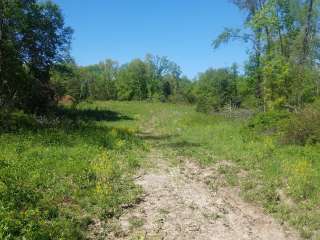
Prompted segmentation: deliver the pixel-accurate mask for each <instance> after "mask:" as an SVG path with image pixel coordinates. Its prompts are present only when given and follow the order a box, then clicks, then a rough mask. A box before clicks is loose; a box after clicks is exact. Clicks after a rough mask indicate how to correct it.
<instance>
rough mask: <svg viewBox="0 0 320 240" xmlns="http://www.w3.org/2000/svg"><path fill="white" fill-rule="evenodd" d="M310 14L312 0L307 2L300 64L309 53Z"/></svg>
mask: <svg viewBox="0 0 320 240" xmlns="http://www.w3.org/2000/svg"><path fill="white" fill-rule="evenodd" d="M312 12H313V0H309V3H308V12H307V21H306V24H305V30H304V38H303V45H302V58H301V62H302V63H305V61H306V59H307V56H308V54H309V51H310V37H311V33H312Z"/></svg>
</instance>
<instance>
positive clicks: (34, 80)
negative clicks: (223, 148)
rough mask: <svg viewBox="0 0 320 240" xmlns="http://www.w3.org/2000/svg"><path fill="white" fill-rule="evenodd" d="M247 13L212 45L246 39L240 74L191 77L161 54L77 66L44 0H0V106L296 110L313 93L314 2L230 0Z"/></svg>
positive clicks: (66, 33) (58, 16)
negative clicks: (151, 103) (150, 104)
mask: <svg viewBox="0 0 320 240" xmlns="http://www.w3.org/2000/svg"><path fill="white" fill-rule="evenodd" d="M231 2H232V3H233V4H235V5H236V6H237V7H238V8H239V9H240V10H241V11H243V12H245V13H246V15H247V17H246V20H245V21H244V23H243V27H242V28H241V29H235V28H226V29H225V31H223V32H222V33H221V34H220V35H219V36H218V37H217V38H216V39H215V40H214V41H213V47H214V48H218V47H219V46H220V45H221V44H223V43H227V42H229V41H231V40H240V41H244V42H247V43H249V45H250V51H249V59H248V61H247V62H246V63H245V69H244V73H243V74H239V73H238V72H239V71H238V67H237V66H236V65H235V64H234V65H232V66H231V67H228V68H221V69H213V68H210V69H208V70H206V71H205V72H203V73H200V74H199V75H198V76H197V77H196V78H195V79H192V80H191V79H188V78H187V77H185V76H183V75H182V71H181V69H180V67H179V66H178V65H177V64H176V63H175V62H173V61H171V60H170V59H168V58H167V57H162V56H154V55H151V54H147V55H146V56H145V58H144V59H134V60H132V61H131V62H129V63H126V64H123V65H120V64H119V63H118V62H117V61H114V60H111V59H107V60H105V61H102V62H100V63H98V64H94V65H91V66H85V67H82V66H77V64H76V63H75V62H74V60H73V59H72V58H71V57H70V55H69V48H70V44H71V37H72V29H71V28H70V27H67V26H65V23H64V19H63V16H62V13H61V10H60V9H59V7H58V6H57V5H56V4H54V3H52V2H51V1H37V0H0V106H1V108H3V109H12V108H19V109H24V110H26V111H29V112H40V113H41V112H45V111H47V110H48V109H50V107H51V106H55V105H56V103H57V102H58V100H59V99H60V98H61V97H62V96H65V95H70V96H72V97H73V98H74V99H75V100H76V101H82V100H129V101H130V100H158V101H171V102H187V103H195V104H197V109H198V110H199V111H206V112H210V111H219V110H221V109H223V108H224V107H226V106H228V107H230V108H237V107H240V106H241V105H242V106H245V107H250V108H256V109H260V110H262V111H270V110H281V109H288V110H290V111H297V109H300V108H301V107H303V106H304V105H305V104H307V103H310V102H313V101H315V100H316V99H317V98H318V96H319V91H320V90H319V89H320V80H319V79H320V78H319V46H320V39H319V34H318V29H319V27H318V22H319V1H317V0H232V1H231Z"/></svg>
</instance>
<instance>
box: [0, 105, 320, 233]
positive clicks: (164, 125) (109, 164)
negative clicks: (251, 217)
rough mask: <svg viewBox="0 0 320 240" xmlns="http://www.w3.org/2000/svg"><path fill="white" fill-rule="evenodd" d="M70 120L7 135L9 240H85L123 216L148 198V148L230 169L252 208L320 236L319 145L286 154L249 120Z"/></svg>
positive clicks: (110, 116) (89, 116)
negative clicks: (93, 229) (142, 180)
mask: <svg viewBox="0 0 320 240" xmlns="http://www.w3.org/2000/svg"><path fill="white" fill-rule="evenodd" d="M61 114H63V115H64V116H65V117H64V118H63V120H62V121H57V123H52V122H49V123H48V124H47V123H46V121H43V122H44V123H41V124H40V127H39V126H38V125H39V123H36V124H35V123H33V122H32V121H31V120H30V119H28V118H27V119H25V120H24V121H23V122H26V123H25V124H21V121H20V124H19V125H23V126H24V127H21V128H19V127H16V128H15V127H12V126H15V124H14V122H15V120H14V118H13V120H12V121H11V124H9V125H10V126H11V128H12V129H10V128H8V126H7V128H6V129H8V130H6V131H3V132H2V133H1V134H0V146H1V151H0V234H2V235H0V239H3V238H4V239H22V236H25V238H26V239H80V237H79V236H84V233H85V229H86V226H87V225H88V224H90V222H91V220H92V219H94V218H102V219H103V218H110V217H112V216H118V215H119V214H121V205H122V204H125V203H130V202H134V201H135V199H136V198H137V196H138V195H139V192H140V190H139V188H137V187H136V186H135V185H134V184H133V182H132V179H131V175H132V174H134V172H135V170H136V169H137V168H139V167H140V166H142V165H143V166H144V165H146V164H147V162H144V161H142V160H141V159H143V156H144V152H145V151H146V149H147V148H148V147H149V145H151V146H152V147H156V148H160V149H163V152H164V153H166V154H168V155H170V156H171V157H172V158H175V157H176V156H188V157H191V158H192V159H195V160H197V161H199V162H200V163H201V164H203V165H211V164H216V163H218V162H221V161H227V162H230V163H231V164H232V167H225V166H220V167H219V173H220V174H221V175H224V176H225V177H226V180H227V183H228V184H230V185H239V186H240V188H241V190H242V191H241V192H242V195H243V197H244V198H245V199H247V200H248V201H254V202H257V203H260V204H261V205H262V206H263V207H264V208H265V210H266V211H267V212H269V213H271V214H273V215H274V216H276V217H277V218H278V219H280V220H282V221H286V222H288V223H290V224H291V225H292V226H295V227H296V228H297V229H298V230H299V231H300V232H301V234H302V235H303V236H304V237H306V238H309V237H311V236H312V235H313V236H317V235H316V234H317V233H318V232H319V230H320V208H319V206H320V161H319V159H320V150H319V145H307V146H297V145H284V144H280V143H279V141H278V140H279V139H278V137H277V135H276V134H273V135H270V134H269V135H268V134H262V133H260V132H255V131H252V130H250V129H249V128H247V127H246V126H247V124H248V120H247V119H245V118H238V117H224V116H222V115H206V114H202V113H197V112H195V110H194V107H192V106H186V105H173V104H163V103H146V102H94V103H82V104H80V105H79V107H78V109H77V110H67V111H66V110H65V111H64V112H63V113H61ZM20 117H21V116H20ZM19 119H20V118H19ZM30 122H31V123H30ZM30 126H32V127H30ZM150 129H152V130H153V132H154V133H155V135H154V136H150V135H148V136H144V135H143V134H140V133H142V132H145V131H149V130H150ZM138 133H139V134H138ZM241 172H245V174H239V173H241ZM32 234H35V235H32ZM16 236H18V237H16ZM5 237H7V238H5ZM15 237H16V238H15ZM318 237H319V236H318Z"/></svg>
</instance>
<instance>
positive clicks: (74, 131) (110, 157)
mask: <svg viewBox="0 0 320 240" xmlns="http://www.w3.org/2000/svg"><path fill="white" fill-rule="evenodd" d="M130 121H132V118H130V117H128V116H124V115H123V116H122V115H120V114H119V113H117V112H112V111H108V110H106V109H104V108H100V109H99V108H98V107H97V106H96V105H95V104H91V105H88V104H87V105H86V104H83V105H81V106H80V107H79V109H62V110H60V111H59V113H58V114H56V115H55V116H54V117H51V118H39V117H32V116H28V115H25V114H23V113H16V114H11V115H7V116H6V117H3V118H2V122H1V126H2V129H1V133H0V147H1V151H0V239H82V238H85V231H86V228H87V227H88V225H89V224H90V223H91V222H92V220H93V219H95V218H102V219H103V218H108V217H112V216H116V215H119V214H120V213H121V205H122V204H124V203H126V204H127V203H130V202H134V201H135V199H136V198H137V196H138V194H139V191H140V190H139V188H138V187H136V186H135V185H134V184H133V182H132V180H131V177H130V175H131V174H132V173H133V172H134V170H135V169H136V168H137V167H139V166H140V164H141V160H140V159H141V154H142V152H143V150H144V149H145V145H144V143H143V142H142V140H141V139H139V138H138V137H136V135H135V131H136V130H135V129H134V128H127V127H122V126H120V122H121V123H122V122H124V123H122V124H123V125H125V122H130ZM114 122H119V123H118V125H119V126H118V127H113V126H109V125H112V123H114ZM109 123H110V124H109Z"/></svg>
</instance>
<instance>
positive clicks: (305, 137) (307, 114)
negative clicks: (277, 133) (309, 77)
mask: <svg viewBox="0 0 320 240" xmlns="http://www.w3.org/2000/svg"><path fill="white" fill-rule="evenodd" d="M284 132H285V133H284V137H283V141H284V142H285V143H293V144H301V145H305V144H315V143H319V142H320V102H319V101H317V102H315V103H314V104H310V105H308V106H306V107H305V108H304V109H302V110H301V111H299V112H298V113H295V114H293V116H291V118H290V119H289V121H288V123H287V126H286V127H285V130H284Z"/></svg>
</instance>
